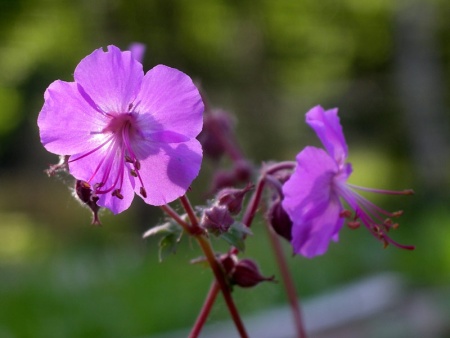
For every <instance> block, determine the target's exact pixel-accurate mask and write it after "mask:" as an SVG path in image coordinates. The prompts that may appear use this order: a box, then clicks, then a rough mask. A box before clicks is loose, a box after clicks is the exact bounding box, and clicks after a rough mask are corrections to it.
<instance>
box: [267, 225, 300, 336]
mask: <svg viewBox="0 0 450 338" xmlns="http://www.w3.org/2000/svg"><path fill="white" fill-rule="evenodd" d="M266 227H267V232H268V233H269V238H270V242H271V244H272V248H273V251H274V253H275V258H276V260H277V263H278V267H279V269H280V273H281V276H282V279H283V284H284V288H285V289H286V294H287V297H288V300H289V304H290V306H291V310H292V315H293V317H294V318H293V319H294V324H295V328H296V333H297V338H306V337H307V336H306V330H305V327H304V324H303V320H302V314H301V311H300V305H299V304H300V301H299V297H298V296H297V292H296V291H295V285H294V281H293V279H292V275H291V273H290V271H289V267H288V265H287V262H286V257H285V256H284V254H283V249H282V247H281V243H280V240H279V238H278V236H277V234H276V233H275V231H274V230H273V229H272V227H271V226H270V224H268V223H267V222H266Z"/></svg>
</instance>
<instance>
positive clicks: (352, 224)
mask: <svg viewBox="0 0 450 338" xmlns="http://www.w3.org/2000/svg"><path fill="white" fill-rule="evenodd" d="M347 226H348V227H349V228H350V229H352V230H355V229H358V228H359V227H360V226H361V222H358V221H350V222H347Z"/></svg>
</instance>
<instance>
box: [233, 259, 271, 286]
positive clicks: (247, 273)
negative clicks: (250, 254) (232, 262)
mask: <svg viewBox="0 0 450 338" xmlns="http://www.w3.org/2000/svg"><path fill="white" fill-rule="evenodd" d="M273 280H274V276H271V277H264V276H263V275H261V273H260V272H259V268H258V265H256V263H255V262H253V261H252V260H250V259H243V260H241V261H239V262H238V263H237V264H236V267H235V268H234V271H233V272H232V274H231V282H232V283H233V284H235V285H239V286H241V287H243V288H249V287H252V286H255V285H257V284H259V283H261V282H264V281H273Z"/></svg>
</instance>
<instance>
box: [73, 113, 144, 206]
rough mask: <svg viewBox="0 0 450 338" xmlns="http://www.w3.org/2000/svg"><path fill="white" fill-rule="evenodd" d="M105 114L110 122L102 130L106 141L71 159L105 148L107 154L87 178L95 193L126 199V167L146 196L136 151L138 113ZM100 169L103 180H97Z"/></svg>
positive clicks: (142, 194)
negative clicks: (123, 190) (124, 183)
mask: <svg viewBox="0 0 450 338" xmlns="http://www.w3.org/2000/svg"><path fill="white" fill-rule="evenodd" d="M106 116H108V117H109V122H108V124H107V125H106V127H105V128H103V130H102V131H101V132H100V133H101V134H105V135H107V136H106V140H105V142H103V143H102V144H101V145H100V146H98V147H96V148H95V149H93V150H91V151H89V152H87V153H85V154H83V155H82V156H80V157H77V158H75V159H71V160H70V162H73V161H76V160H79V159H81V158H83V157H87V156H89V155H90V154H92V153H94V152H96V151H97V150H99V149H102V148H104V147H106V148H107V151H106V152H105V156H104V157H103V158H102V159H101V160H100V163H98V164H97V167H96V169H95V170H94V172H93V173H92V175H91V178H90V179H89V180H88V181H87V183H88V184H90V185H91V186H92V191H93V196H94V197H96V196H97V195H99V194H107V193H111V195H112V196H114V197H117V198H118V199H123V195H122V186H123V180H124V173H125V170H129V172H130V175H131V176H133V177H135V178H137V179H138V180H139V183H140V186H141V187H140V190H139V192H140V194H141V196H142V197H144V198H146V197H147V192H146V190H145V188H144V182H143V181H142V177H141V175H140V173H139V170H140V168H141V164H140V162H139V159H138V158H137V156H136V153H135V151H134V150H133V143H134V142H136V139H137V137H138V136H139V127H138V125H137V117H136V114H135V113H133V112H127V113H106ZM99 172H101V179H100V180H99V181H97V179H98V177H97V179H95V177H96V176H97V174H98V173H99ZM94 179H95V181H96V182H95V181H94ZM93 181H94V182H93Z"/></svg>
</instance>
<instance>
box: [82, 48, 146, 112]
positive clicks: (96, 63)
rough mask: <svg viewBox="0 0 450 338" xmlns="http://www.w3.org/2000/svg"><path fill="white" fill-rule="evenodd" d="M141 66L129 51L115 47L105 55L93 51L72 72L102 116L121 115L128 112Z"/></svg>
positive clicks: (137, 90) (98, 51)
mask: <svg viewBox="0 0 450 338" xmlns="http://www.w3.org/2000/svg"><path fill="white" fill-rule="evenodd" d="M143 77H144V72H143V70H142V65H141V64H140V63H139V62H138V61H136V60H135V59H134V58H133V57H132V56H131V53H130V52H129V51H125V52H121V51H120V49H118V48H117V47H115V46H108V51H107V52H104V51H103V50H102V49H97V50H95V51H94V52H93V53H92V54H90V55H88V56H86V57H85V58H84V59H83V60H81V62H80V63H79V64H78V66H77V68H76V69H75V73H74V78H75V81H76V82H77V83H79V84H80V85H81V86H82V87H83V89H84V90H85V91H86V93H87V95H89V96H90V97H91V99H92V100H93V102H95V104H96V105H97V106H98V107H99V108H100V109H101V110H102V111H103V112H105V113H108V112H115V113H124V112H127V111H128V110H129V107H130V104H131V103H133V102H134V100H135V98H136V96H137V93H138V92H139V88H140V86H141V82H142V79H143Z"/></svg>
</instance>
